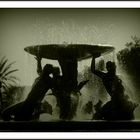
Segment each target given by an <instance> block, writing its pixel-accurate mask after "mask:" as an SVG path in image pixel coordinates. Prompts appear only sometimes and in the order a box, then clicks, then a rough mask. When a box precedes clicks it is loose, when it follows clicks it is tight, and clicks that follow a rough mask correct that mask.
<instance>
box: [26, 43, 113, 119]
mask: <svg viewBox="0 0 140 140" xmlns="http://www.w3.org/2000/svg"><path fill="white" fill-rule="evenodd" d="M24 50H25V51H26V52H28V53H29V54H32V55H35V56H39V57H41V58H46V59H52V60H57V61H58V62H59V64H60V66H61V70H62V77H63V78H62V85H63V91H64V92H63V93H64V94H61V95H60V96H61V97H59V98H61V99H62V100H60V110H61V111H60V118H61V119H64V120H67V119H68V120H71V119H72V118H73V116H74V114H75V112H76V107H77V104H78V96H79V95H78V91H80V89H81V88H82V87H83V86H84V85H85V84H86V82H87V81H86V82H85V81H83V82H81V83H80V84H78V82H77V75H78V70H77V68H78V61H81V60H84V59H88V58H91V57H92V56H93V55H94V56H98V57H99V56H101V55H105V54H106V53H110V52H112V51H113V50H114V47H112V46H109V45H88V44H66V43H65V44H48V45H35V46H29V47H26V48H24ZM74 96H75V97H77V103H76V104H75V105H74V106H73V105H72V104H71V102H72V101H71V100H72V99H71V97H74Z"/></svg>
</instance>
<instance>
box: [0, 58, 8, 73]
mask: <svg viewBox="0 0 140 140" xmlns="http://www.w3.org/2000/svg"><path fill="white" fill-rule="evenodd" d="M7 61H8V59H5V60H3V61H2V62H1V64H0V72H2V70H3V68H4V66H5V65H6V63H7ZM1 75H2V73H1Z"/></svg>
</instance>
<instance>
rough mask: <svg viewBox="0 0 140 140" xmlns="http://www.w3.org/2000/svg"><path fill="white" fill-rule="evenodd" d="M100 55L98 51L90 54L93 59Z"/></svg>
mask: <svg viewBox="0 0 140 140" xmlns="http://www.w3.org/2000/svg"><path fill="white" fill-rule="evenodd" d="M100 56H101V54H100V53H95V54H92V57H93V58H94V59H95V58H97V57H100Z"/></svg>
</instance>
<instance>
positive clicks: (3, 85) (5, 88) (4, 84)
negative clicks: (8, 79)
mask: <svg viewBox="0 0 140 140" xmlns="http://www.w3.org/2000/svg"><path fill="white" fill-rule="evenodd" d="M1 82H2V87H3V88H4V90H5V91H8V89H9V87H8V85H7V83H5V81H1Z"/></svg>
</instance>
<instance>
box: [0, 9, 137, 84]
mask: <svg viewBox="0 0 140 140" xmlns="http://www.w3.org/2000/svg"><path fill="white" fill-rule="evenodd" d="M134 35H136V36H138V37H140V9H128V8H127V9H107V8H106V9H99V8H98V9H94V8H92V9H86V8H85V9H61V8H59V9H53V8H50V9H49V8H46V9H20V8H19V9H0V58H1V57H2V56H6V57H7V58H8V59H9V62H13V61H16V63H15V64H14V65H13V68H17V69H19V71H18V72H16V73H15V75H16V76H17V77H19V78H20V84H21V85H31V84H32V83H33V81H34V79H35V78H36V76H37V74H36V60H35V59H34V56H32V55H30V54H27V52H25V51H24V48H25V47H27V46H31V45H38V44H40V45H41V44H50V43H54V44H55V43H56V44H57V43H63V42H67V43H80V44H110V45H112V46H114V47H115V50H116V52H117V51H119V50H121V49H123V48H124V47H125V44H126V42H129V41H131V36H134ZM42 63H43V65H44V64H45V63H52V64H54V65H58V63H57V62H56V61H50V60H47V59H43V60H42ZM89 64H90V62H89V61H88V63H87V62H86V61H83V62H81V63H80V65H79V68H80V69H81V67H82V66H83V67H84V65H89Z"/></svg>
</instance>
